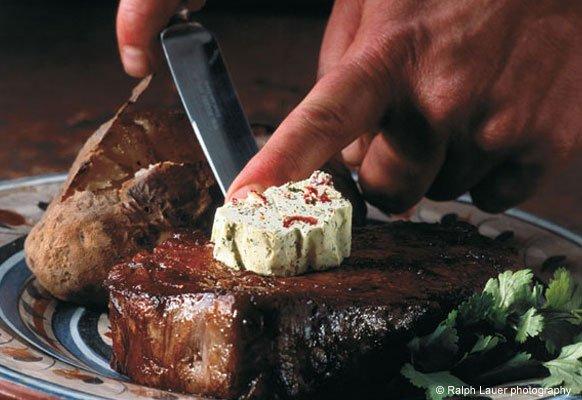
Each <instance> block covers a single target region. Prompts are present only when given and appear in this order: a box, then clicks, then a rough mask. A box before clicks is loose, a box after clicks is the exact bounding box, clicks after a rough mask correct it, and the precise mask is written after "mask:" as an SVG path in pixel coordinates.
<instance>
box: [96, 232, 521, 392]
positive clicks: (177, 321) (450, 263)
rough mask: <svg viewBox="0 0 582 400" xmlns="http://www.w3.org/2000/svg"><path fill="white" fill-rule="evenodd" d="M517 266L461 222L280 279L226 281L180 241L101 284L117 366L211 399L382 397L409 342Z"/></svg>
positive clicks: (372, 238)
mask: <svg viewBox="0 0 582 400" xmlns="http://www.w3.org/2000/svg"><path fill="white" fill-rule="evenodd" d="M516 266H518V265H517V259H516V257H515V254H514V253H513V252H512V251H511V250H509V249H507V248H503V247H501V246H500V245H499V244H498V243H496V242H494V241H492V240H490V239H487V238H485V237H483V236H481V235H479V234H478V233H477V230H476V229H475V228H474V227H472V226H471V225H468V224H465V223H457V224H454V225H448V226H445V225H441V224H415V223H393V224H386V225H380V226H372V227H368V228H361V229H355V230H354V234H353V252H352V255H351V257H350V258H348V259H347V260H345V261H344V264H343V265H342V266H341V267H339V268H337V269H333V270H329V271H325V272H318V273H312V274H307V275H303V276H295V277H288V278H277V277H263V276H259V275H255V274H253V273H249V272H239V271H235V270H231V269H228V268H226V267H224V266H223V265H221V264H220V263H218V262H217V261H214V260H213V259H212V246H211V245H210V244H209V243H208V241H207V239H206V238H205V237H204V236H203V235H202V234H201V233H197V232H194V233H185V232H183V233H178V234H175V235H174V236H173V237H171V238H169V239H168V240H166V241H165V242H164V243H162V244H160V245H159V246H157V247H156V248H155V249H154V251H153V252H152V253H141V254H138V255H137V256H136V257H135V258H134V259H133V260H132V261H131V262H128V263H124V264H120V265H117V266H116V267H115V268H113V270H112V272H111V274H110V275H109V279H108V281H107V285H108V287H109V290H110V318H111V326H112V333H113V347H114V358H113V361H112V365H113V366H114V368H115V369H117V370H118V371H120V372H122V373H124V374H127V375H128V376H129V377H130V378H132V379H133V380H134V381H136V382H139V383H143V384H146V385H151V386H157V387H161V388H169V389H173V390H177V391H185V392H190V393H198V394H202V395H207V396H215V397H220V398H238V397H245V396H246V397H249V398H255V397H257V398H353V396H355V395H358V397H361V396H367V397H368V398H376V397H380V398H385V397H386V392H385V391H384V390H385V387H386V385H387V384H388V383H389V381H390V379H391V378H392V377H393V376H394V374H395V373H397V368H399V366H400V365H401V362H402V357H403V354H404V349H405V344H406V342H407V341H408V340H409V338H410V337H411V336H413V335H415V334H422V333H427V332H428V331H429V330H430V329H432V328H434V326H435V324H436V323H437V322H438V321H439V320H440V319H442V317H443V316H444V315H445V314H446V313H447V312H448V311H449V310H450V309H451V308H452V307H454V306H455V305H457V304H458V303H459V302H460V301H462V300H463V299H464V298H466V297H467V296H468V295H469V294H470V293H472V292H474V291H475V290H476V289H478V288H481V287H482V286H483V285H484V283H485V282H486V281H487V279H489V278H490V277H493V276H495V275H496V274H497V273H499V272H500V271H501V270H504V269H507V268H512V267H516Z"/></svg>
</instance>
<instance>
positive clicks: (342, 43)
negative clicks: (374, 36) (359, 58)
mask: <svg viewBox="0 0 582 400" xmlns="http://www.w3.org/2000/svg"><path fill="white" fill-rule="evenodd" d="M361 15H362V11H361V7H360V2H357V1H352V0H337V1H336V2H335V3H334V5H333V9H332V11H331V15H330V16H329V21H328V23H327V26H326V28H325V33H324V35H323V40H322V43H321V50H320V52H319V68H318V71H317V76H318V78H321V77H322V76H323V75H325V73H326V72H327V71H329V70H330V69H331V68H333V67H334V66H336V65H337V64H338V63H339V62H340V60H341V58H342V57H343V56H344V54H345V53H346V51H347V49H348V48H349V46H350V45H351V44H352V42H353V40H354V37H355V36H356V32H357V30H358V27H359V25H360V20H361Z"/></svg>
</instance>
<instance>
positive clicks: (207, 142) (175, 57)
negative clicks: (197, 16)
mask: <svg viewBox="0 0 582 400" xmlns="http://www.w3.org/2000/svg"><path fill="white" fill-rule="evenodd" d="M160 36H161V41H162V47H163V49H164V54H165V56H166V60H167V62H168V65H169V67H170V71H171V73H172V77H173V79H174V83H175V84H176V88H177V89H178V93H179V94H180V98H181V100H182V104H183V105H184V109H185V110H186V113H187V115H188V118H189V119H190V123H191V124H192V128H193V129H194V133H195V134H196V136H197V138H198V141H199V142H200V145H201V146H202V150H203V151H204V154H205V156H206V159H207V160H208V163H209V164H210V167H211V169H212V172H213V173H214V176H215V178H216V181H217V182H218V185H219V186H220V189H221V190H222V193H223V194H225V195H226V192H227V190H228V188H229V187H230V185H231V183H232V181H233V180H234V178H236V176H237V175H238V173H239V172H240V171H241V170H242V169H243V167H244V166H245V165H246V164H247V162H248V161H249V160H250V159H251V158H252V157H253V156H254V155H255V154H256V153H257V151H258V149H257V145H256V142H255V139H254V138H253V135H252V131H251V128H250V125H249V122H248V121H247V118H246V116H245V114H244V111H243V109H242V107H241V104H240V102H239V99H238V96H237V94H236V91H235V89H234V86H233V84H232V81H231V79H230V75H229V74H228V70H227V68H226V65H225V63H224V60H223V58H222V55H221V52H220V48H219V47H218V43H217V41H216V40H215V39H214V37H213V36H212V34H211V33H210V32H209V31H208V30H207V29H205V28H204V27H203V26H202V25H200V24H198V23H195V22H183V23H178V24H175V25H171V26H169V27H168V28H166V29H165V30H164V31H162V33H161V35H160Z"/></svg>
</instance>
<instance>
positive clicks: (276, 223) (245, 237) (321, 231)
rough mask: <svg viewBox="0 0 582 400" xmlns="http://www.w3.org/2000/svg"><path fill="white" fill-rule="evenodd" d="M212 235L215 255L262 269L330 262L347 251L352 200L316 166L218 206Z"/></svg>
mask: <svg viewBox="0 0 582 400" xmlns="http://www.w3.org/2000/svg"><path fill="white" fill-rule="evenodd" d="M211 241H212V242H213V243H214V258H215V259H217V260H218V261H221V262H222V263H224V264H226V265H227V266H229V267H231V268H236V269H245V270H249V271H253V272H256V273H258V274H261V275H275V276H291V275H298V274H302V273H304V272H307V271H309V270H323V269H326V268H331V267H335V266H338V265H340V264H341V262H342V260H343V259H344V258H345V257H348V256H349V255H350V251H351V243H352V205H351V204H350V202H349V201H348V200H346V199H344V198H343V197H342V195H341V194H340V193H339V192H338V191H337V190H335V188H334V187H333V184H332V181H331V176H330V175H329V174H326V173H324V172H321V171H316V172H314V173H313V174H312V175H311V177H310V178H309V179H306V180H304V181H299V182H289V183H286V184H285V185H282V186H278V187H270V188H268V189H267V190H266V191H265V192H264V193H262V194H259V193H256V192H251V193H250V194H249V195H248V196H247V198H245V199H242V200H235V201H232V202H229V203H227V204H225V205H224V206H222V207H220V208H219V209H218V210H216V215H215V217H214V225H213V227H212V237H211Z"/></svg>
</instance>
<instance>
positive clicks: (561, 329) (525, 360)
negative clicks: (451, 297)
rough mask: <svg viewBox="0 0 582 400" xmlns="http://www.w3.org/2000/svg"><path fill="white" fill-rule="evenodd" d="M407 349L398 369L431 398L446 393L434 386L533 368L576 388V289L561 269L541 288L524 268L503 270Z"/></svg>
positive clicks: (579, 291) (580, 319) (581, 382)
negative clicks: (402, 362) (439, 391)
mask: <svg viewBox="0 0 582 400" xmlns="http://www.w3.org/2000/svg"><path fill="white" fill-rule="evenodd" d="M408 348H409V350H410V361H409V362H408V363H406V364H405V365H404V366H403V368H402V369H401V373H402V375H403V376H404V377H406V378H407V379H408V380H409V381H410V382H411V383H412V384H413V385H414V386H417V387H419V388H422V389H425V390H426V395H427V398H428V399H431V400H441V399H444V398H446V397H447V394H446V393H441V394H439V393H438V391H437V390H436V388H437V387H439V386H440V387H445V388H448V387H455V388H462V387H469V386H478V385H494V384H499V383H502V382H504V381H507V380H508V379H518V378H519V379H525V378H528V377H533V376H539V374H540V373H542V374H545V375H546V376H547V377H546V378H545V379H544V380H543V383H542V384H543V385H544V386H545V387H555V386H561V387H564V388H565V389H569V390H571V393H572V394H578V393H581V392H582V288H581V287H580V285H578V284H576V282H575V281H574V279H573V278H572V276H571V275H570V273H569V272H568V271H567V270H565V269H559V270H557V271H556V272H555V274H554V276H553V278H552V279H551V281H550V282H549V284H548V286H547V288H544V286H543V285H542V284H540V283H537V282H535V281H534V277H533V273H532V272H531V271H530V270H527V269H526V270H520V271H516V272H513V271H506V272H504V273H502V274H500V275H499V276H498V277H497V278H494V279H490V280H489V281H488V282H487V284H486V285H485V289H483V292H481V293H477V294H475V295H473V296H471V297H470V298H469V299H468V300H466V301H465V302H463V303H462V304H461V305H459V307H457V308H456V309H455V310H453V311H451V312H450V313H449V315H448V317H447V318H446V319H445V320H444V321H443V322H441V323H440V324H439V326H438V327H437V328H436V329H435V330H434V331H433V332H432V333H430V334H429V335H426V336H422V337H415V338H413V339H412V340H411V341H410V342H409V343H408ZM509 377H511V378H509Z"/></svg>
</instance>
